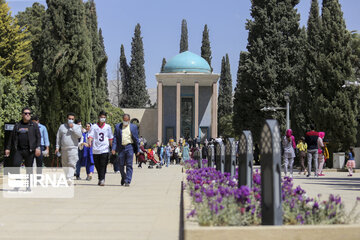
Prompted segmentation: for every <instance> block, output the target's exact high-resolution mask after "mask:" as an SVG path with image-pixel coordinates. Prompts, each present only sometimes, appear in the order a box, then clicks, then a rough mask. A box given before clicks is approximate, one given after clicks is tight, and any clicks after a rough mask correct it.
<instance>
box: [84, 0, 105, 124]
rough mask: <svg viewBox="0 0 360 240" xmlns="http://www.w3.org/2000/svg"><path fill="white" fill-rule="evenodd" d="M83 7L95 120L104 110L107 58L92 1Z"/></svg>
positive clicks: (92, 115) (92, 114)
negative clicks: (87, 34)
mask: <svg viewBox="0 0 360 240" xmlns="http://www.w3.org/2000/svg"><path fill="white" fill-rule="evenodd" d="M84 5H85V9H86V22H87V24H86V25H87V27H88V30H89V33H90V35H91V38H90V40H91V50H92V53H93V65H92V67H93V69H92V77H91V88H92V93H93V95H92V100H93V101H92V112H91V119H92V120H96V119H97V114H98V112H99V111H100V110H102V109H104V104H105V102H106V101H107V99H108V90H107V75H106V63H107V60H108V58H107V55H106V52H105V46H104V43H103V37H102V33H101V29H100V30H99V29H98V23H97V14H96V6H95V2H94V0H90V1H88V2H86V3H85V4H84ZM100 34H101V35H100Z"/></svg>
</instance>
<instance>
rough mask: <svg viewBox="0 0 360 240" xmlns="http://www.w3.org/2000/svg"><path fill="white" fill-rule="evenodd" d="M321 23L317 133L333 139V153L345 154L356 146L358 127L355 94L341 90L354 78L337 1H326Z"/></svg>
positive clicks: (316, 114) (317, 83)
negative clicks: (319, 132) (338, 151)
mask: <svg viewBox="0 0 360 240" xmlns="http://www.w3.org/2000/svg"><path fill="white" fill-rule="evenodd" d="M321 19H322V29H321V32H320V39H322V42H321V45H320V51H319V53H320V54H319V58H318V69H319V70H320V74H321V78H320V80H319V81H317V82H316V88H315V89H316V91H315V101H314V110H313V116H314V120H315V123H316V126H317V129H318V130H321V131H325V132H326V134H327V137H328V138H329V139H331V142H330V147H331V149H332V150H335V151H336V150H340V149H342V150H346V149H347V148H348V147H349V146H350V145H352V144H354V143H355V142H356V134H357V129H356V128H357V125H358V123H357V121H356V116H357V112H358V111H357V103H356V102H355V103H352V102H351V99H353V98H354V96H352V91H350V90H348V89H344V88H343V87H342V86H343V85H344V83H345V81H346V80H350V79H351V77H352V76H353V69H352V64H351V58H352V50H351V45H350V44H351V36H350V33H349V31H347V30H346V26H345V21H344V19H343V13H342V11H341V7H340V4H339V1H338V0H324V1H323V5H322V18H321ZM355 98H356V97H355Z"/></svg>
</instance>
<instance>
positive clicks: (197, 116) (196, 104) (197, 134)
mask: <svg viewBox="0 0 360 240" xmlns="http://www.w3.org/2000/svg"><path fill="white" fill-rule="evenodd" d="M194 112H195V117H194V128H195V131H194V135H195V136H194V137H197V136H199V82H195V109H194Z"/></svg>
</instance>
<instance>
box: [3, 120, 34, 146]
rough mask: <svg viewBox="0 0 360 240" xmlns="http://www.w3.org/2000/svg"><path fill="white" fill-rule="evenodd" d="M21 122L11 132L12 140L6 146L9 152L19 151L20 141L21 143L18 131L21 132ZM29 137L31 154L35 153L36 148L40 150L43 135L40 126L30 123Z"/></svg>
mask: <svg viewBox="0 0 360 240" xmlns="http://www.w3.org/2000/svg"><path fill="white" fill-rule="evenodd" d="M20 123H21V122H18V123H16V124H15V126H14V130H13V131H12V132H11V134H10V138H9V141H8V144H7V146H6V149H7V150H15V151H17V148H18V144H19V143H18V141H19V137H18V133H17V132H18V131H19V125H20ZM28 137H29V148H30V152H33V151H35V149H36V148H40V145H41V135H40V130H39V126H38V125H37V124H36V123H34V122H32V121H30V122H29V131H28Z"/></svg>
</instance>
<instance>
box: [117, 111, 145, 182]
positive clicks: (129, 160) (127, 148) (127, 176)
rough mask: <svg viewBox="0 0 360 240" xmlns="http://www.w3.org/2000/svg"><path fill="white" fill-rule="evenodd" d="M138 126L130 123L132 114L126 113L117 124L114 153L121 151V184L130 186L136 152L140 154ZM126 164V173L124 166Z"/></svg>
mask: <svg viewBox="0 0 360 240" xmlns="http://www.w3.org/2000/svg"><path fill="white" fill-rule="evenodd" d="M139 149H140V146H139V137H138V128H137V126H136V125H135V124H131V123H130V115H129V114H124V116H123V122H122V123H118V124H116V126H115V132H114V142H113V145H112V154H114V155H115V153H116V152H118V153H119V160H120V173H121V185H124V184H125V186H126V187H129V186H130V183H131V179H132V173H133V167H132V164H133V157H134V153H135V154H136V155H139ZM125 165H126V173H125V171H124V167H125Z"/></svg>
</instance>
